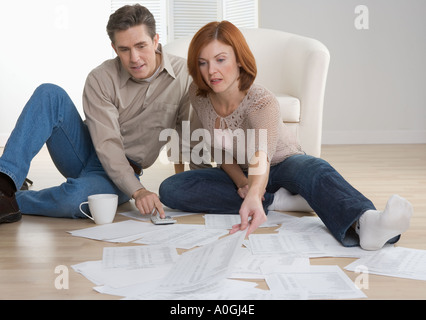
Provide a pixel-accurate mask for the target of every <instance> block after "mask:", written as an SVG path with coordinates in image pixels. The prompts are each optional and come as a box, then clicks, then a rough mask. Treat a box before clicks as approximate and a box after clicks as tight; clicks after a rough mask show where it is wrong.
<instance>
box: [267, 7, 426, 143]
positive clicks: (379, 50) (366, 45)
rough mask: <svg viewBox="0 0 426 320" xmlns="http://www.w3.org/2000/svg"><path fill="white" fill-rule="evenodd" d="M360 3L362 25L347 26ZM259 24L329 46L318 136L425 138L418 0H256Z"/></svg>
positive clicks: (425, 77)
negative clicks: (365, 14)
mask: <svg viewBox="0 0 426 320" xmlns="http://www.w3.org/2000/svg"><path fill="white" fill-rule="evenodd" d="M358 5H366V6H367V8H368V11H369V29H364V30H357V29H356V28H355V24H354V22H355V19H356V18H357V16H358V15H357V14H355V8H356V7H357V6H358ZM259 11H260V27H263V28H271V29H277V30H283V31H287V32H293V33H298V34H302V35H305V36H308V37H312V38H316V39H318V40H320V41H321V42H323V43H324V44H325V45H326V46H327V47H328V48H329V50H330V54H331V62H330V69H329V77H328V82H327V89H326V97H325V105H324V124H323V143H324V144H334V143H349V144H350V143H361V144H362V143H426V16H425V13H426V1H424V0H362V1H361V0H259Z"/></svg>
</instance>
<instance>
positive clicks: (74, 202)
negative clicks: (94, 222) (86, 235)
mask: <svg viewBox="0 0 426 320" xmlns="http://www.w3.org/2000/svg"><path fill="white" fill-rule="evenodd" d="M45 143H46V145H47V148H48V150H49V153H50V156H51V157H52V160H53V162H54V164H55V166H56V167H57V169H58V170H59V171H60V173H61V174H62V175H63V176H64V177H65V178H66V182H64V183H63V184H61V185H60V186H56V187H52V188H47V189H44V190H40V191H33V190H28V191H18V192H16V200H17V202H18V205H19V208H20V210H21V212H22V213H23V214H31V215H43V216H51V217H66V218H84V217H85V216H84V215H83V214H81V212H80V210H79V204H80V203H81V202H83V201H87V197H88V196H89V195H91V194H96V193H114V194H117V195H118V196H119V203H124V202H126V201H128V200H129V198H128V196H126V195H125V194H124V193H122V192H121V191H120V190H119V189H118V188H117V187H116V186H115V185H114V183H113V182H112V181H111V180H110V179H109V177H108V175H107V174H106V172H105V171H104V169H103V167H102V165H101V163H100V161H99V159H98V157H97V155H96V151H95V149H94V147H93V143H92V140H91V138H90V134H89V131H88V128H87V126H86V124H85V123H84V122H83V121H82V119H81V117H80V114H79V113H78V111H77V109H76V108H75V106H74V104H73V102H72V101H71V99H70V98H69V96H68V95H67V93H66V92H65V91H64V90H63V89H61V88H60V87H58V86H55V85H52V84H44V85H41V86H40V87H38V88H37V89H36V90H35V92H34V94H33V95H32V97H31V99H30V100H29V101H28V103H27V104H26V105H25V108H24V110H23V111H22V113H21V115H20V117H19V119H18V121H17V123H16V126H15V129H14V130H13V132H12V134H11V136H10V137H9V140H8V142H7V144H6V146H5V149H4V152H3V155H2V156H1V158H0V172H3V173H5V174H7V175H8V176H9V177H10V178H12V180H13V181H14V183H15V186H16V188H17V190H19V189H20V187H21V186H22V184H23V182H24V180H25V178H26V176H27V174H28V170H29V168H30V164H31V160H32V159H33V158H34V156H35V155H36V154H37V153H38V152H39V151H40V149H41V148H42V147H43V145H44V144H45Z"/></svg>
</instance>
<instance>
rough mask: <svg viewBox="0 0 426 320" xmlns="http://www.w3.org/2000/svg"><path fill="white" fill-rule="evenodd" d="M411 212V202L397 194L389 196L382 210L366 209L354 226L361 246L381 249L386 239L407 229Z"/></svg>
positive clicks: (365, 248)
mask: <svg viewBox="0 0 426 320" xmlns="http://www.w3.org/2000/svg"><path fill="white" fill-rule="evenodd" d="M412 214H413V207H412V205H411V203H409V202H408V201H407V200H405V199H404V198H401V197H400V196H398V195H393V196H392V197H390V199H389V200H388V203H387V204H386V208H385V211H383V212H381V211H377V210H367V211H366V212H364V214H363V215H362V216H361V217H360V218H359V220H358V223H357V226H356V231H357V233H358V235H359V240H360V246H361V248H363V249H364V250H379V249H381V248H382V247H383V246H384V245H385V244H386V242H387V241H388V240H390V239H392V238H393V237H396V236H398V235H400V234H401V233H403V232H404V231H405V230H407V229H408V227H409V226H410V219H411V215H412Z"/></svg>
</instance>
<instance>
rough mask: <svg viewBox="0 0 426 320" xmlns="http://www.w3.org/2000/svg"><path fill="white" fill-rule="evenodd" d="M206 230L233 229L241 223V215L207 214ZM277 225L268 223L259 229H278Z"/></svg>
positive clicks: (205, 217)
mask: <svg viewBox="0 0 426 320" xmlns="http://www.w3.org/2000/svg"><path fill="white" fill-rule="evenodd" d="M204 219H205V225H206V229H228V230H229V229H232V226H234V225H236V224H240V223H241V217H240V215H239V214H206V215H205V216H204ZM276 226H278V225H277V224H276V223H270V222H268V221H266V222H265V223H263V224H262V225H260V226H259V228H266V227H276Z"/></svg>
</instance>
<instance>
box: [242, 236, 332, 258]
mask: <svg viewBox="0 0 426 320" xmlns="http://www.w3.org/2000/svg"><path fill="white" fill-rule="evenodd" d="M249 241H250V245H249V247H250V249H251V251H252V253H253V254H285V253H297V254H305V255H308V256H310V257H318V256H323V255H324V249H323V246H322V244H321V243H318V241H315V239H314V236H313V235H310V234H291V235H282V234H251V235H250V236H249Z"/></svg>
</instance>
